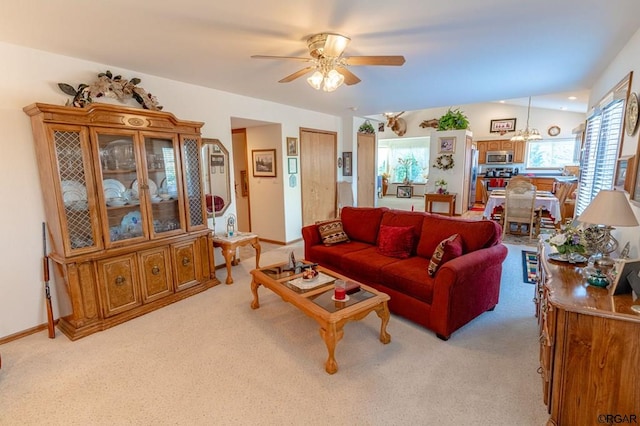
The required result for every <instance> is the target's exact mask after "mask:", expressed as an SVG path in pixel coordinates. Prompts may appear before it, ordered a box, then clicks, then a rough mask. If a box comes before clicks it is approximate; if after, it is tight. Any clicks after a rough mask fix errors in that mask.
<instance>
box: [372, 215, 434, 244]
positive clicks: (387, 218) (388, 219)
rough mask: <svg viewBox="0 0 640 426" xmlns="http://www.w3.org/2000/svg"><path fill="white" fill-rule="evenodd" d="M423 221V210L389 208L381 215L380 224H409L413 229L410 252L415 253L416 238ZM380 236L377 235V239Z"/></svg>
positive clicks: (420, 230)
mask: <svg viewBox="0 0 640 426" xmlns="http://www.w3.org/2000/svg"><path fill="white" fill-rule="evenodd" d="M423 222H424V213H423V212H409V211H405V210H389V211H387V212H385V213H384V214H383V215H382V221H381V222H380V226H381V227H382V225H385V226H410V227H411V228H412V229H413V235H414V239H413V247H412V248H411V254H412V255H414V254H416V248H417V245H418V239H419V238H420V234H421V233H422V223H423ZM379 239H380V237H379V236H378V240H379Z"/></svg>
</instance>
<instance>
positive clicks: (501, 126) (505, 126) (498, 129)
mask: <svg viewBox="0 0 640 426" xmlns="http://www.w3.org/2000/svg"><path fill="white" fill-rule="evenodd" d="M515 131H516V119H515V118H502V119H500V120H491V128H490V129H489V132H491V133H500V134H501V135H503V134H505V133H507V132H515Z"/></svg>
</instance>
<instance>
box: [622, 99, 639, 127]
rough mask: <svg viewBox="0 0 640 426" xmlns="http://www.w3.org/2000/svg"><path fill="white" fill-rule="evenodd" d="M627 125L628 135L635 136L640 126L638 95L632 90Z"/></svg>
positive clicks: (628, 102) (628, 103)
mask: <svg viewBox="0 0 640 426" xmlns="http://www.w3.org/2000/svg"><path fill="white" fill-rule="evenodd" d="M625 127H626V129H627V135H629V136H633V134H634V133H635V132H636V128H637V127H638V96H637V95H636V93H635V92H631V94H630V95H629V99H628V100H627V112H626V114H625Z"/></svg>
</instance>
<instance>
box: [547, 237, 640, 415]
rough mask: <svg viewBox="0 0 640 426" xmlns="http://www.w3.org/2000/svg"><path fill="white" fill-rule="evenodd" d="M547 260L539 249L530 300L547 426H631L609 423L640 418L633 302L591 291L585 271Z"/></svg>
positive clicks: (637, 322) (638, 333) (638, 329)
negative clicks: (533, 308)
mask: <svg viewBox="0 0 640 426" xmlns="http://www.w3.org/2000/svg"><path fill="white" fill-rule="evenodd" d="M547 253H549V246H548V245H546V244H541V245H540V247H539V250H538V256H539V259H541V261H540V262H539V263H540V267H539V268H538V271H539V276H538V283H537V288H536V298H535V302H536V314H537V316H538V322H539V324H540V368H539V372H540V374H541V376H542V390H543V399H544V403H545V404H546V405H547V408H548V411H549V415H550V417H549V420H548V422H547V425H557V426H561V425H595V424H612V423H613V422H616V423H633V422H620V421H615V420H616V419H623V418H624V417H623V416H627V419H629V416H631V415H635V416H636V419H638V416H640V412H639V411H638V410H639V409H640V385H639V383H640V315H638V314H636V313H634V312H633V311H632V310H631V305H633V304H634V303H640V301H636V302H634V301H633V299H632V295H631V294H622V295H617V296H611V295H610V294H609V291H608V290H607V289H604V288H599V287H593V286H590V285H589V284H587V280H586V278H585V276H584V275H585V273H584V270H583V268H582V267H581V266H584V265H577V266H576V265H571V264H569V263H565V262H559V261H556V260H550V259H548V258H547ZM606 416H609V417H606ZM615 416H619V417H615Z"/></svg>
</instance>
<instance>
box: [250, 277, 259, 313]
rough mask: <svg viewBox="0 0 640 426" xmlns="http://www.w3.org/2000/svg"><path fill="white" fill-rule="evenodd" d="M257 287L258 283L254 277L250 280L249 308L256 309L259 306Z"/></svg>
mask: <svg viewBox="0 0 640 426" xmlns="http://www.w3.org/2000/svg"><path fill="white" fill-rule="evenodd" d="M258 287H260V283H259V282H256V280H255V279H252V280H251V293H252V294H253V301H252V302H251V309H258V308H259V307H260V300H259V299H258Z"/></svg>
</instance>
